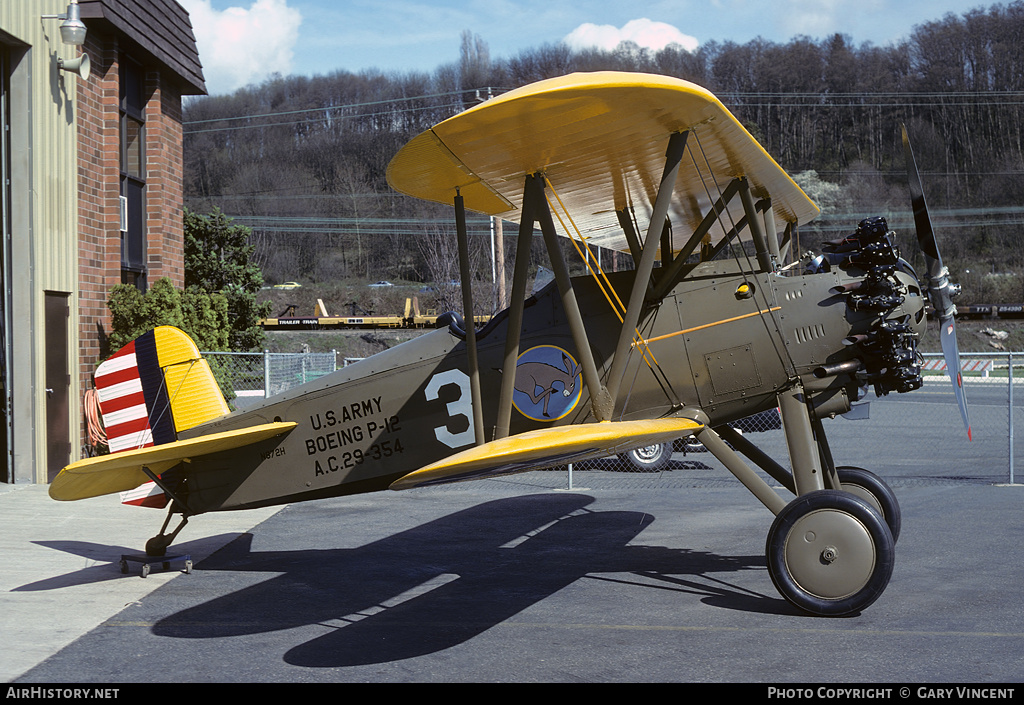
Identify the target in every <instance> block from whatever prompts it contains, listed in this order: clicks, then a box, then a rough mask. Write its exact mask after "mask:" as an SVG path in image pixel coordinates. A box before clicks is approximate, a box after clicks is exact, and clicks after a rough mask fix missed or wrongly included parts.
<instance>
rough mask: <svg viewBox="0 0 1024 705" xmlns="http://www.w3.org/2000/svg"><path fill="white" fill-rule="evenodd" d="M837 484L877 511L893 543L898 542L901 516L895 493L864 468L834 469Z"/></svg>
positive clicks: (848, 466)
mask: <svg viewBox="0 0 1024 705" xmlns="http://www.w3.org/2000/svg"><path fill="white" fill-rule="evenodd" d="M836 472H837V473H838V474H839V484H840V485H842V489H843V490H844V491H846V492H852V493H853V494H855V495H857V496H858V497H860V498H861V499H863V500H864V501H866V502H867V503H868V504H869V505H870V506H872V507H873V508H874V509H875V510H877V511H878V513H879V514H881V515H882V518H883V519H885V523H886V524H888V525H889V532H890V533H891V534H892V540H893V543H896V542H897V541H899V538H900V529H901V528H902V525H903V515H902V512H901V511H900V504H899V501H897V499H896V493H894V492H893V491H892V488H891V487H889V485H887V484H886V483H885V480H883V479H882V478H880V477H879V476H878V475H876V474H875V473H873V472H871V471H869V470H865V469H864V468H858V467H853V466H852V465H843V466H840V467H837V468H836Z"/></svg>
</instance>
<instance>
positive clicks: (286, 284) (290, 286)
mask: <svg viewBox="0 0 1024 705" xmlns="http://www.w3.org/2000/svg"><path fill="white" fill-rule="evenodd" d="M274 288H275V289H285V290H288V291H290V290H292V289H301V288H302V284H299V283H298V282H284V283H283V284H274Z"/></svg>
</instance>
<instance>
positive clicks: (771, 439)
mask: <svg viewBox="0 0 1024 705" xmlns="http://www.w3.org/2000/svg"><path fill="white" fill-rule="evenodd" d="M203 354H204V355H205V356H206V358H207V359H208V360H209V361H210V366H211V367H212V368H213V370H214V374H215V375H216V377H217V379H218V381H219V382H220V384H221V388H222V390H223V391H224V395H225V398H226V399H228V401H229V403H230V404H231V405H232V406H233V407H235V408H244V407H245V405H246V404H247V403H252V402H253V401H255V400H256V399H262V398H264V397H266V396H272V395H274V394H278V393H280V392H283V391H285V390H287V389H290V388H292V387H294V386H297V385H300V384H303V383H305V382H308V381H311V380H313V379H316V378H318V377H320V376H322V375H325V374H327V373H329V372H333V371H334V370H336V369H338V367H339V366H343V365H344V364H346V363H348V362H350V360H341V359H339V358H338V356H337V355H336V354H335V353H334V352H330V353H270V352H265V353H203ZM961 362H962V367H963V370H964V372H963V373H962V374H963V380H964V389H965V392H966V397H967V403H968V408H969V413H970V422H971V439H970V440H968V437H967V431H966V430H965V428H964V425H963V421H962V420H961V418H960V412H959V409H958V407H957V403H956V399H955V397H954V394H953V389H952V385H951V384H950V381H949V378H948V376H947V374H946V372H945V365H944V363H943V361H942V355H941V354H928V355H925V365H924V368H925V370H924V373H923V374H924V380H925V383H924V387H923V388H922V389H919V390H916V391H914V392H910V393H907V394H897V393H891V394H889V395H887V396H884V397H875V396H874V393H873V392H869V394H868V396H867V397H866V398H865V399H864V400H862V401H861V402H858V403H857V404H856V406H855V409H854V411H853V412H851V413H849V414H846V415H845V416H839V417H836V418H835V419H825V421H824V422H823V424H824V429H825V433H826V436H827V438H828V441H829V446H830V448H831V452H832V456H833V459H834V461H835V463H836V465H840V466H842V465H857V466H861V467H865V468H866V469H868V470H871V471H872V472H876V473H878V474H880V475H882V476H884V477H885V478H886V480H887V481H889V482H890V484H893V485H894V486H896V485H901V484H902V485H906V484H920V483H933V482H961V481H965V482H977V483H1014V482H1015V480H1016V473H1015V468H1014V456H1015V454H1016V450H1017V441H1016V439H1017V438H1018V437H1020V435H1021V434H1016V433H1014V431H1015V426H1016V425H1017V424H1019V423H1020V419H1021V417H1024V413H1016V406H1020V405H1024V389H1021V390H1017V389H1015V387H1016V385H1017V384H1020V383H1021V382H1024V369H1015V368H1017V367H1024V353H1020V352H1017V353H1014V352H985V353H961ZM732 425H733V426H734V427H735V428H737V430H739V431H740V432H741V433H743V434H744V435H745V436H747V438H749V439H750V440H751V441H752V442H753V443H754V444H755V445H757V446H758V447H760V448H761V449H762V450H763V451H764V452H765V453H767V454H768V455H769V456H771V457H772V458H774V459H775V460H776V461H777V462H778V463H779V464H780V465H783V466H784V467H789V466H790V462H789V450H788V447H787V445H786V438H785V434H784V432H783V430H782V424H781V419H780V416H779V413H778V411H777V410H769V411H766V412H762V413H760V414H756V415H754V416H751V417H748V418H746V419H741V420H740V421H738V422H736V423H734V424H732ZM564 470H565V469H563V471H564ZM680 471H684V472H680ZM571 472H573V473H576V475H575V476H576V477H577V478H578V477H580V475H579V473H598V472H602V473H603V472H617V473H644V474H645V475H647V476H649V475H651V474H653V473H660V474H665V473H673V476H675V477H677V478H678V479H680V480H681V479H682V478H689V479H690V480H691V481H695V480H697V479H699V478H705V479H707V478H711V477H721V478H722V479H723V480H724V481H729V480H730V479H731V477H732V476H731V475H730V474H729V473H728V471H727V470H725V468H724V466H722V465H721V463H719V462H718V461H717V460H716V459H715V458H714V457H713V456H712V455H711V454H710V453H708V452H706V450H705V449H704V447H703V446H702V445H701V444H700V443H698V442H697V441H696V440H695V439H693V438H692V437H690V438H681V439H678V440H676V441H675V442H674V443H672V444H662V445H660V446H651V447H648V448H640V449H637V450H635V451H631V452H630V453H624V454H621V455H618V456H613V457H611V458H606V459H601V460H596V461H589V462H586V463H581V464H579V465H577V466H575V467H574V468H572V469H571ZM571 477H572V475H570V480H569V481H568V483H567V484H569V485H571V484H572V480H571ZM765 477H766V478H767V476H765Z"/></svg>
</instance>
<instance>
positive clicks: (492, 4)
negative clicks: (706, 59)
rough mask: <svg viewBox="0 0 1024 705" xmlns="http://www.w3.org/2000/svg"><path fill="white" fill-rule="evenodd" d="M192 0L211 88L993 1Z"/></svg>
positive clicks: (882, 34) (911, 20) (864, 30)
mask: <svg viewBox="0 0 1024 705" xmlns="http://www.w3.org/2000/svg"><path fill="white" fill-rule="evenodd" d="M178 1H179V2H180V3H181V4H182V5H183V6H184V7H185V9H187V10H188V11H189V14H190V16H191V19H192V25H193V28H194V30H195V33H196V38H197V41H198V43H199V53H200V59H201V60H202V62H203V67H204V72H205V75H206V79H207V87H208V88H209V90H210V94H211V95H217V94H223V93H229V92H231V91H233V90H234V89H236V88H239V87H241V86H244V85H246V84H249V83H258V82H260V81H262V80H264V79H265V78H267V77H268V76H270V75H271V74H273V73H275V72H276V73H281V74H284V75H288V74H302V75H309V76H312V75H314V74H327V73H331V72H333V71H338V70H344V71H352V72H359V71H362V70H364V69H372V68H376V69H379V70H382V71H385V72H392V71H393V72H400V73H405V72H410V71H425V72H428V73H429V72H432V71H433V70H434V69H436V68H437V67H438V66H440V65H442V64H445V63H450V62H453V61H456V60H457V59H458V57H459V46H460V41H461V35H462V32H463V31H465V30H468V31H470V32H473V33H474V34H477V35H479V36H480V37H481V38H482V39H483V40H484V41H485V42H487V44H488V46H489V47H490V52H491V56H492V57H493V58H501V57H510V56H514V55H516V54H518V53H519V52H520V51H521V50H523V49H529V48H533V47H539V46H541V45H543V44H546V43H557V42H560V41H570V42H575V43H577V44H578V45H579V44H597V43H602V44H603V45H604V46H613V45H614V44H615V43H616V42H617V41H619V40H621V39H623V38H629V39H632V40H633V41H636V42H637V43H638V44H640V45H641V46H645V45H648V46H651V47H653V48H659V46H661V45H664V43H665V42H667V41H675V42H677V43H679V44H682V45H683V46H685V47H687V48H691V49H692V48H693V47H696V46H699V45H700V44H704V43H707V42H710V41H718V42H722V41H730V40H731V41H734V42H738V43H744V42H747V41H750V40H751V39H754V38H756V37H762V38H764V39H766V40H769V41H772V42H778V43H785V42H788V41H789V40H790V39H792V38H793V37H795V36H798V35H805V36H809V37H812V38H815V39H819V38H823V37H827V36H829V35H831V34H834V33H836V32H839V33H842V34H846V35H848V36H850V37H851V38H852V39H853V41H854V42H855V43H856V44H860V43H863V42H871V43H872V44H875V45H877V46H885V45H888V44H890V43H893V42H897V41H899V40H901V39H903V38H905V37H907V36H908V35H909V34H910V33H911V32H912V31H913V28H914V27H915V26H916V25H919V24H922V23H925V22H929V21H932V20H937V19H941V18H942V17H943V16H944V15H946V14H947V13H954V14H957V15H960V14H963V13H964V12H967V11H968V10H970V9H972V8H974V7H988V6H990V5H991V4H994V3H992V2H966V1H964V0H770V1H766V0H658V1H654V2H622V0H575V1H574V2H564V1H563V0H516V1H515V2H512V1H511V0H476V1H474V0H458V1H455V0H178Z"/></svg>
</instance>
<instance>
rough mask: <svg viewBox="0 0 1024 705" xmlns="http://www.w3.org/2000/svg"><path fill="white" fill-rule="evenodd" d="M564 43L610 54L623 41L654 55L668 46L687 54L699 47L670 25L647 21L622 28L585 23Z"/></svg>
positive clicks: (638, 21)
mask: <svg viewBox="0 0 1024 705" xmlns="http://www.w3.org/2000/svg"><path fill="white" fill-rule="evenodd" d="M563 41H564V42H565V43H566V44H568V45H569V46H570V47H572V48H573V49H585V48H589V47H597V48H599V49H607V50H609V51H610V50H612V49H614V48H615V47H617V46H618V45H619V44H620V43H621V42H626V41H629V42H635V43H636V44H637V45H639V46H640V47H641V48H644V49H653V50H655V51H657V50H659V49H664V48H665V47H667V46H668V45H669V44H678V45H680V46H681V47H683V48H684V49H686V50H687V51H694V50H695V49H696V48H697V46H698V45H699V42H698V41H697V39H696V38H695V37H691V36H689V35H688V34H683V33H682V32H680V31H679V30H678V29H676V28H675V27H673V26H672V25H670V24H666V23H664V22H654V21H653V20H649V19H647V18H646V17H644V18H641V19H638V20H630V21H629V22H627V23H626V24H624V25H623V26H622V27H621V28H618V27H613V26H612V25H610V24H602V25H596V24H591V23H589V22H587V23H585V24H581V25H580V26H579V27H577V28H576V29H574V30H573V31H572V32H570V33H569V34H568V35H567V36H566V37H565V39H564V40H563Z"/></svg>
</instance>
